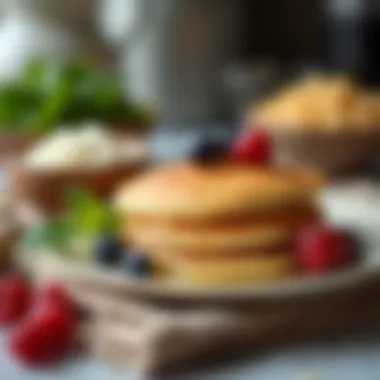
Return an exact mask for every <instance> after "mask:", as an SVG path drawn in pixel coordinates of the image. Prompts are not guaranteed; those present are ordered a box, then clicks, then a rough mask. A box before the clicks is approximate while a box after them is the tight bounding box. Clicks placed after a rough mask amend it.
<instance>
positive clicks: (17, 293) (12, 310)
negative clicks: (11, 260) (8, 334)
mask: <svg viewBox="0 0 380 380" xmlns="http://www.w3.org/2000/svg"><path fill="white" fill-rule="evenodd" d="M0 300H1V302H0V324H1V325H9V324H12V323H15V322H17V321H19V320H20V319H21V318H22V317H23V316H24V315H25V313H26V312H27V311H28V308H29V305H30V300H31V291H30V285H29V283H28V282H27V281H26V280H25V279H24V278H23V277H21V276H12V277H7V278H4V279H2V280H1V281H0Z"/></svg>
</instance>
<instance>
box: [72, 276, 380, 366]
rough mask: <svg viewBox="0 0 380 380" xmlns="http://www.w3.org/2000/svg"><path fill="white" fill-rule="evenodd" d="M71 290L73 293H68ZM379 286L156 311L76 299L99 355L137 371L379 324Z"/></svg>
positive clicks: (90, 297)
mask: <svg viewBox="0 0 380 380" xmlns="http://www.w3.org/2000/svg"><path fill="white" fill-rule="evenodd" d="M72 289H73V290H74V289H75V286H74V287H72ZM379 289H380V284H379V283H376V284H375V283H371V284H369V285H368V286H366V287H363V288H361V289H357V290H356V291H355V292H351V293H347V294H342V295H337V296H335V297H330V298H328V299H326V298H319V299H315V300H313V301H311V300H304V299H302V300H301V299H299V300H294V301H288V302H286V303H284V302H282V303H278V302H275V303H270V304H261V305H260V304H256V305H252V304H251V305H247V304H245V305H242V304H241V305H239V304H231V305H204V304H203V305H191V304H190V305H187V306H183V305H175V304H172V305H165V306H163V305H155V304H152V303H149V302H147V301H145V302H144V301H141V300H132V299H131V300H125V299H121V298H120V299H117V298H113V299H110V297H109V296H107V297H104V296H103V295H102V294H99V293H96V294H95V293H93V292H88V293H86V292H84V291H83V289H82V290H81V292H76V294H77V300H78V302H79V303H80V304H81V305H82V306H85V308H87V310H89V311H90V316H91V317H90V319H89V320H88V321H87V323H86V324H85V330H84V331H85V332H86V334H84V335H83V339H85V342H86V345H87V346H88V348H89V350H90V352H92V353H93V354H95V355H96V356H98V357H100V358H103V359H105V360H107V361H111V362H114V363H117V364H120V365H122V366H126V367H128V368H132V369H135V370H137V371H158V370H163V369H169V368H175V367H178V366H181V365H189V364H191V363H193V364H200V363H201V362H203V361H206V360H207V361H209V360H221V359H222V358H229V357H236V356H237V355H240V354H243V353H244V352H246V351H247V350H248V351H249V352H251V353H252V352H255V351H261V350H267V349H271V348H275V347H278V345H283V344H291V343H294V342H298V341H301V340H304V339H307V338H311V337H313V336H317V335H319V334H321V333H329V332H334V333H335V332H337V331H346V330H351V329H353V328H355V327H357V326H360V325H363V324H364V325H366V324H368V323H370V322H372V321H376V320H378V319H379V317H380V296H379V295H378V294H376V293H379V292H378V290H379Z"/></svg>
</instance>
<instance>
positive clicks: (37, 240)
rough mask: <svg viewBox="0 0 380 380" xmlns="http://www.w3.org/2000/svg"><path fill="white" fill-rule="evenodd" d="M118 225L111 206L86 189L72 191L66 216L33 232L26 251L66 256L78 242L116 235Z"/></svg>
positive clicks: (28, 236)
mask: <svg viewBox="0 0 380 380" xmlns="http://www.w3.org/2000/svg"><path fill="white" fill-rule="evenodd" d="M118 224H119V218H118V216H117V213H116V212H115V211H114V210H113V208H112V207H110V206H109V205H108V204H106V203H104V202H102V201H100V200H99V199H97V198H96V197H95V196H94V195H93V194H92V193H90V192H88V191H86V190H84V189H71V190H70V191H68V193H67V207H66V211H65V213H64V214H62V215H61V216H60V217H58V218H53V219H49V220H47V221H45V222H43V223H42V224H40V225H38V226H35V227H32V228H31V229H29V230H28V231H27V232H26V234H25V235H24V237H23V239H22V247H23V248H24V249H25V250H27V251H33V250H38V249H41V248H50V249H53V250H55V251H57V252H60V253H65V250H69V249H70V247H71V245H72V243H73V242H74V241H76V240H77V239H78V238H87V239H95V238H96V237H97V236H98V235H100V234H114V233H115V232H116V230H117V227H118Z"/></svg>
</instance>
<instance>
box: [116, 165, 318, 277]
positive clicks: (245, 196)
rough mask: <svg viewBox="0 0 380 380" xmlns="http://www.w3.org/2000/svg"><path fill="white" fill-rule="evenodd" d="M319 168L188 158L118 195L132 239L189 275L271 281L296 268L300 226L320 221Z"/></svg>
mask: <svg viewBox="0 0 380 380" xmlns="http://www.w3.org/2000/svg"><path fill="white" fill-rule="evenodd" d="M323 183H324V179H323V177H322V176H321V175H320V174H319V173H316V172H313V171H309V170H303V169H298V168H276V167H252V166H235V165H226V164H224V165H222V164H219V165H210V166H197V165H196V164H192V163H182V164H177V165H172V166H167V167H164V168H158V169H155V170H153V171H151V172H149V173H146V174H144V175H142V176H140V177H139V178H136V179H135V180H134V181H132V182H130V183H129V184H128V185H126V186H122V187H121V189H120V190H119V192H118V193H117V196H116V205H117V207H118V209H119V210H120V211H121V212H122V215H123V216H125V220H124V229H123V231H122V232H121V233H122V235H123V236H124V238H127V239H129V241H130V242H131V243H132V246H134V247H135V248H137V249H139V250H141V251H144V252H146V254H147V255H148V256H149V257H151V259H152V260H153V261H155V262H157V263H158V264H159V265H160V266H161V267H163V268H165V269H167V270H168V271H169V272H170V273H172V274H173V275H174V276H175V277H178V278H179V279H181V280H183V281H189V282H195V283H199V284H218V283H226V284H227V283H237V282H239V283H241V282H263V281H272V280H274V279H280V278H283V277H285V276H288V275H289V274H291V273H293V271H294V259H295V255H294V253H293V248H292V242H293V240H294V235H295V234H296V232H297V230H298V229H299V228H301V227H303V226H304V225H309V224H314V223H317V222H318V221H319V220H320V213H319V211H318V209H317V208H316V207H315V205H314V203H313V195H314V194H315V192H316V191H317V190H318V189H319V188H320V187H321V186H322V185H323Z"/></svg>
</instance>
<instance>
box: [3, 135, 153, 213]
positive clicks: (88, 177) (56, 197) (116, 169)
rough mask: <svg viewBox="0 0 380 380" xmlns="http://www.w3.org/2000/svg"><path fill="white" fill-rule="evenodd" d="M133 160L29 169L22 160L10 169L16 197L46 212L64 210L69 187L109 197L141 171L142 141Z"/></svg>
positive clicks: (143, 150) (142, 162)
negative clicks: (94, 164) (90, 165)
mask: <svg viewBox="0 0 380 380" xmlns="http://www.w3.org/2000/svg"><path fill="white" fill-rule="evenodd" d="M133 143H134V144H136V143H137V144H140V145H141V150H140V152H139V153H137V152H136V157H135V159H134V160H133V161H129V162H124V163H117V164H113V165H107V166H102V167H96V168H80V167H78V168H54V169H52V168H49V169H46V168H44V169H42V168H41V169H37V168H30V167H27V166H25V165H23V164H22V162H21V161H20V160H19V161H18V162H15V163H14V165H13V167H12V169H11V170H10V171H11V177H12V186H13V190H14V192H15V194H16V197H17V198H18V199H19V200H20V201H22V202H24V203H25V204H27V205H29V206H31V207H32V208H35V209H36V210H38V211H39V212H42V213H43V214H52V213H56V212H59V211H61V210H62V208H63V207H64V205H65V198H66V193H67V191H68V190H69V189H70V188H77V187H80V188H84V189H87V190H90V191H91V192H92V193H93V194H94V195H96V196H98V197H100V198H103V199H104V198H107V197H108V196H110V195H111V194H112V193H113V191H114V189H115V187H116V186H117V185H118V184H119V183H120V182H122V181H125V180H126V179H128V178H131V177H132V176H134V175H135V174H137V173H138V172H140V171H141V170H142V169H143V167H144V166H145V163H146V150H145V149H146V148H145V143H144V141H143V140H140V141H133Z"/></svg>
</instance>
